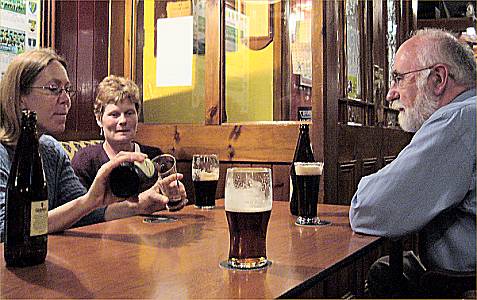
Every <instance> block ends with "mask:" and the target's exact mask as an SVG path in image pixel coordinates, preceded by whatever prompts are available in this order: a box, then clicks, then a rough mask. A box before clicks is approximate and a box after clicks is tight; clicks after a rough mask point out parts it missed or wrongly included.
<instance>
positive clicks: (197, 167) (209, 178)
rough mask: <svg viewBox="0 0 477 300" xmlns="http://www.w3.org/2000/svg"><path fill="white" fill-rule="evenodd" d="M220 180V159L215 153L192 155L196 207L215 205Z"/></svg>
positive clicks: (205, 207)
mask: <svg viewBox="0 0 477 300" xmlns="http://www.w3.org/2000/svg"><path fill="white" fill-rule="evenodd" d="M218 180H219V159H218V158H217V155H215V154H195V155H194V156H193V157H192V182H193V184H194V194H195V207H197V208H202V209H211V208H214V207H215V191H216V189H217V181H218Z"/></svg>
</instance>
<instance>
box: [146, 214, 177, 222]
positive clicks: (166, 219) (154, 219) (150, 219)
mask: <svg viewBox="0 0 477 300" xmlns="http://www.w3.org/2000/svg"><path fill="white" fill-rule="evenodd" d="M142 221H143V222H144V223H171V222H175V221H177V218H176V217H170V216H165V215H150V216H147V217H145V218H144V219H143V220H142Z"/></svg>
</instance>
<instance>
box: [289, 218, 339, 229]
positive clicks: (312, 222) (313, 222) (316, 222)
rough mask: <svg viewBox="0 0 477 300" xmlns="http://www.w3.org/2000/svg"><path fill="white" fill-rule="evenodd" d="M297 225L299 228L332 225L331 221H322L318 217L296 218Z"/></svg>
mask: <svg viewBox="0 0 477 300" xmlns="http://www.w3.org/2000/svg"><path fill="white" fill-rule="evenodd" d="M295 225H298V226H305V227H312V226H327V225H331V222H330V221H326V220H321V219H320V218H318V217H312V218H307V217H298V218H296V221H295Z"/></svg>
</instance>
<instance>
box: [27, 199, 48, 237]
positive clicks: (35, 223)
mask: <svg viewBox="0 0 477 300" xmlns="http://www.w3.org/2000/svg"><path fill="white" fill-rule="evenodd" d="M47 233H48V200H43V201H35V202H32V203H31V222H30V236H37V235H43V234H47Z"/></svg>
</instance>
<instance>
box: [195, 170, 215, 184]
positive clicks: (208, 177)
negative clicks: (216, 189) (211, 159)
mask: <svg viewBox="0 0 477 300" xmlns="http://www.w3.org/2000/svg"><path fill="white" fill-rule="evenodd" d="M192 180H193V181H214V180H219V169H218V168H217V169H214V170H212V171H211V172H207V171H204V170H199V169H192Z"/></svg>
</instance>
